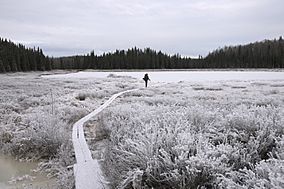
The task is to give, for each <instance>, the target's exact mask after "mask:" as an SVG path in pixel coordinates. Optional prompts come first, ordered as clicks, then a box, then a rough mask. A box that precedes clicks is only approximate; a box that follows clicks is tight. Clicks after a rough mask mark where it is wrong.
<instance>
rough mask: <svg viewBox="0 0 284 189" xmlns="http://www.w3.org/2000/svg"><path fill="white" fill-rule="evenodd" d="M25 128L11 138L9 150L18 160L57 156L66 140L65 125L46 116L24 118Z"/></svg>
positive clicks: (38, 115)
mask: <svg viewBox="0 0 284 189" xmlns="http://www.w3.org/2000/svg"><path fill="white" fill-rule="evenodd" d="M25 119H26V126H27V127H26V128H25V129H23V130H20V131H18V133H17V135H15V136H14V138H12V140H11V143H10V145H9V149H7V150H9V151H10V152H11V153H12V154H13V155H15V156H18V157H19V158H31V159H40V158H44V159H48V158H51V157H54V156H55V155H56V154H57V151H58V149H59V148H60V146H61V145H62V144H63V143H64V142H65V141H66V140H68V135H66V134H65V133H66V124H65V123H64V122H62V121H60V120H59V119H58V118H56V117H53V116H51V115H48V116H46V114H31V115H29V116H27V117H26V118H25Z"/></svg>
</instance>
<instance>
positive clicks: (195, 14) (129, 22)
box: [0, 0, 284, 56]
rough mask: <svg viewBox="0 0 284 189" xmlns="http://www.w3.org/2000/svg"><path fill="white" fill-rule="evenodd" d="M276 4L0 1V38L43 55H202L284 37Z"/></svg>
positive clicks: (281, 4) (280, 6)
mask: <svg viewBox="0 0 284 189" xmlns="http://www.w3.org/2000/svg"><path fill="white" fill-rule="evenodd" d="M283 18H284V1H283V0H44V1H41V0H0V26H1V27H0V36H1V37H5V38H9V39H11V40H13V41H16V42H20V43H23V44H25V45H27V46H40V47H41V48H42V49H43V50H44V52H45V54H47V55H49V56H62V55H75V54H83V53H88V52H89V51H91V50H92V49H94V50H95V53H97V54H99V53H101V52H108V51H113V50H115V49H128V48H131V47H134V46H137V47H139V48H145V47H151V48H153V49H156V50H162V51H163V52H166V53H170V54H173V53H180V54H182V55H186V56H198V55H199V54H201V55H203V56H205V55H206V54H207V53H208V52H209V51H211V50H213V49H216V48H218V47H222V46H224V45H235V44H243V43H248V42H254V41H258V40H263V39H272V38H278V37H279V36H280V35H283V34H284V21H283Z"/></svg>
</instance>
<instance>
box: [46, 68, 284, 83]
mask: <svg viewBox="0 0 284 189" xmlns="http://www.w3.org/2000/svg"><path fill="white" fill-rule="evenodd" d="M146 72H147V73H148V74H149V76H150V78H151V80H152V81H154V82H179V81H194V82H201V81H221V80H223V81H232V80H243V81H246V80H284V72H282V71H139V72H135V71H134V72H123V71H121V72H96V71H92V72H88V71H81V72H77V73H69V74H57V75H46V76H44V77H46V78H106V77H107V76H108V75H110V74H115V75H120V76H130V77H133V78H137V79H141V78H143V76H144V74H145V73H146Z"/></svg>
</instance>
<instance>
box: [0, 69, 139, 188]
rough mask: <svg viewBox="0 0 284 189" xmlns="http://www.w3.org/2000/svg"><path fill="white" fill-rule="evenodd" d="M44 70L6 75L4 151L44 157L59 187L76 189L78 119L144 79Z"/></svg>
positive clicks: (0, 123) (1, 115) (1, 103)
mask: <svg viewBox="0 0 284 189" xmlns="http://www.w3.org/2000/svg"><path fill="white" fill-rule="evenodd" d="M40 74H41V73H15V74H1V75H0V86H1V90H0V97H1V98H0V154H1V153H2V154H5V155H6V156H7V155H11V156H12V157H11V158H18V159H20V160H21V161H25V160H29V161H40V162H41V163H40V165H39V169H40V170H42V171H46V172H47V173H48V176H50V177H57V179H58V188H72V187H73V186H74V177H73V169H72V166H73V164H74V163H75V159H74V151H73V146H72V142H71V131H72V125H73V123H75V122H76V121H77V120H79V119H80V118H81V117H83V116H84V115H86V114H88V113H89V112H91V111H92V110H94V109H96V108H97V107H98V106H99V105H100V104H101V103H103V102H104V101H105V99H107V98H108V97H110V96H111V95H112V94H114V93H117V92H120V91H123V90H126V89H131V88H134V87H136V86H138V85H141V86H143V83H140V84H139V82H137V81H136V80H135V79H131V78H127V81H128V82H127V84H125V83H124V82H123V81H124V79H125V78H119V77H116V78H115V79H113V78H105V79H94V78H91V79H77V78H75V79H72V78H71V79H70V78H68V79H47V78H42V77H40ZM23 176H24V175H23ZM20 177H21V176H19V178H20ZM5 179H6V178H3V179H1V178H0V180H1V182H5V183H1V186H4V185H5V186H6V185H7V184H8V181H9V180H6V181H4V180H5ZM11 179H12V178H11ZM14 180H17V178H15V179H14ZM20 183H21V181H20Z"/></svg>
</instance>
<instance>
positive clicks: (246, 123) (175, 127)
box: [97, 81, 284, 188]
mask: <svg viewBox="0 0 284 189" xmlns="http://www.w3.org/2000/svg"><path fill="white" fill-rule="evenodd" d="M283 84H284V82H283V81H279V82H276V81H265V82H250V81H243V82H219V83H214V84H209V85H208V83H179V84H178V85H177V84H169V85H168V86H160V87H155V88H149V89H146V90H141V91H136V92H135V93H133V94H132V96H131V95H128V96H127V98H124V99H121V100H120V102H117V103H116V104H117V105H116V106H115V107H110V108H109V109H108V111H107V112H104V113H103V115H101V116H100V120H99V121H98V123H97V124H101V125H100V128H105V130H106V132H108V134H106V136H109V141H108V145H107V149H106V152H105V153H104V158H105V160H104V167H105V171H106V174H108V175H110V179H111V180H112V184H113V186H114V187H117V186H118V188H202V187H205V188H208V187H209V188H212V187H216V188H283V184H284V183H283V181H284V156H283V143H284V142H283V141H284V136H283V134H284V128H283V125H284V87H283ZM275 86H277V87H275ZM197 88H198V89H197ZM275 88H277V90H276V91H275ZM216 89H217V90H216Z"/></svg>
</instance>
